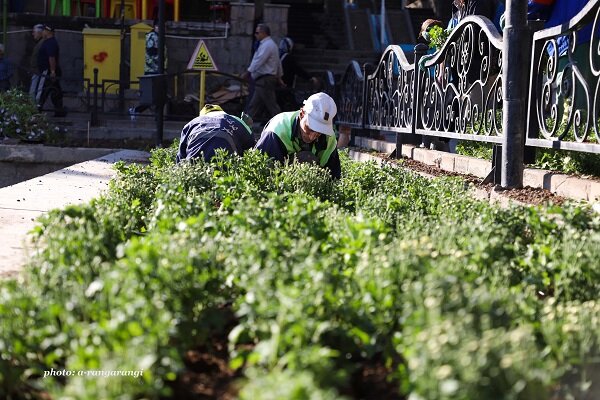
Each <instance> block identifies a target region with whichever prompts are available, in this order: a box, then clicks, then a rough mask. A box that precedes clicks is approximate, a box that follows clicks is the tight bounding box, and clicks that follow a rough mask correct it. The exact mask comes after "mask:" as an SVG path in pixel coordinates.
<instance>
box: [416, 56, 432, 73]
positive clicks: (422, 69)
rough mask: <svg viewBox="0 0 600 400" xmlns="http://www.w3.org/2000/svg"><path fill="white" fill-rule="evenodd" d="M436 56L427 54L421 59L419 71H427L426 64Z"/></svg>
mask: <svg viewBox="0 0 600 400" xmlns="http://www.w3.org/2000/svg"><path fill="white" fill-rule="evenodd" d="M434 55H435V54H425V55H424V56H423V57H421V59H420V60H419V69H420V70H421V71H426V70H427V67H425V63H426V62H427V61H429V60H431V59H432V58H433V56H434Z"/></svg>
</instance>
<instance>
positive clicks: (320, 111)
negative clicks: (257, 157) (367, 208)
mask: <svg viewBox="0 0 600 400" xmlns="http://www.w3.org/2000/svg"><path fill="white" fill-rule="evenodd" d="M336 114H337V106H336V105H335V102H334V101H333V99H332V98H331V97H330V96H329V95H328V94H326V93H322V92H319V93H315V94H313V95H312V96H310V97H309V98H308V99H306V100H305V101H304V105H303V106H302V108H301V109H300V110H297V111H289V112H283V113H279V114H277V115H276V116H274V117H273V118H271V120H270V121H269V122H267V124H266V125H265V127H264V129H263V131H262V133H261V136H260V139H259V140H258V143H256V146H255V148H256V149H258V150H261V151H264V152H265V153H267V154H268V155H269V156H270V157H271V158H273V159H275V160H277V161H280V162H282V163H283V162H285V161H286V160H288V159H294V158H296V159H297V160H298V161H311V162H314V163H316V164H318V165H320V166H321V167H323V168H326V169H327V170H329V172H330V173H331V176H332V177H333V178H335V179H339V178H340V177H341V175H342V171H341V166H340V157H339V154H338V151H337V140H336V137H335V130H334V129H333V118H334V117H335V115H336Z"/></svg>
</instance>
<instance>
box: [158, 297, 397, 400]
mask: <svg viewBox="0 0 600 400" xmlns="http://www.w3.org/2000/svg"><path fill="white" fill-rule="evenodd" d="M219 312H222V313H223V315H224V319H225V320H226V325H225V327H224V329H217V330H216V331H215V333H214V335H213V336H212V337H211V338H209V339H208V340H207V341H206V342H205V344H203V345H200V346H198V347H197V348H195V349H192V350H188V351H187V352H186V353H185V354H184V364H185V369H184V371H183V372H182V373H180V375H179V376H178V378H177V380H176V381H175V382H174V383H173V384H172V389H173V393H172V396H171V397H170V398H169V399H177V400H208V399H211V400H234V399H237V398H238V394H239V389H240V387H241V386H242V383H243V382H242V379H243V373H242V370H241V369H238V370H233V369H231V367H230V366H229V362H230V359H229V352H228V334H229V332H230V331H231V329H233V328H234V327H235V325H236V324H237V323H238V322H239V321H238V320H237V318H236V317H235V315H234V314H233V310H232V309H231V307H230V306H225V307H223V308H221V309H220V311H219ZM241 346H243V347H244V350H246V351H249V350H252V348H253V345H251V344H245V345H241ZM391 372H392V371H391V370H390V368H389V367H386V366H385V365H384V363H383V361H382V360H380V359H379V358H378V357H374V358H373V359H371V360H362V361H361V362H359V363H358V365H357V368H356V370H355V371H354V373H353V374H352V377H351V378H350V379H349V381H348V382H347V383H348V385H347V386H345V387H340V388H338V390H339V392H340V393H341V394H342V395H344V396H345V397H346V398H349V399H364V400H402V399H403V397H402V396H401V395H400V394H399V392H398V389H399V387H400V385H399V383H398V382H397V381H395V380H390V379H389V377H390V375H391ZM163 400H167V398H165V399H163Z"/></svg>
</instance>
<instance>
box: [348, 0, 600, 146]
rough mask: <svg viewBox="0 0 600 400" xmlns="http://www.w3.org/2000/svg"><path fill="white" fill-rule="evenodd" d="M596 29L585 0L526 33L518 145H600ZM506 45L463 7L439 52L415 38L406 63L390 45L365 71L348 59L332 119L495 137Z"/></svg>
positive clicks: (595, 3)
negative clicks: (565, 16)
mask: <svg viewBox="0 0 600 400" xmlns="http://www.w3.org/2000/svg"><path fill="white" fill-rule="evenodd" d="M598 32H600V0H590V1H589V2H588V4H587V5H586V6H585V8H584V9H583V10H582V11H581V12H580V13H579V14H577V16H575V17H574V18H573V19H572V20H570V21H569V22H568V23H567V24H563V25H561V26H557V27H553V28H549V29H544V30H540V31H538V32H536V33H535V34H533V45H532V48H531V50H530V52H531V54H532V55H531V66H530V71H529V72H530V77H529V88H528V93H529V98H528V99H523V104H524V105H528V110H529V112H528V119H527V121H523V124H526V125H524V126H526V132H527V137H526V142H525V145H527V146H532V147H545V148H557V149H567V150H576V151H583V152H591V153H600V38H599V34H598ZM592 33H593V34H592ZM565 43H566V45H565ZM421 46H423V45H421ZM504 46H505V44H504V42H503V38H502V36H501V34H500V33H499V32H498V31H497V30H496V28H495V27H494V25H493V24H492V23H491V22H490V21H489V20H488V19H486V18H483V17H480V16H469V17H466V18H465V19H463V20H462V21H461V23H460V24H459V25H458V26H457V27H456V28H455V29H454V30H453V31H452V33H451V35H450V37H449V38H448V39H447V40H446V42H445V44H444V45H443V47H442V48H441V49H439V50H438V51H437V52H435V53H433V54H424V49H421V50H419V46H417V47H416V48H415V57H414V59H415V62H414V63H410V62H408V61H407V58H406V57H405V55H404V53H403V51H402V50H401V48H400V47H399V46H394V45H392V46H389V47H388V48H387V49H386V50H385V51H384V53H383V55H382V57H381V59H380V61H379V63H378V65H377V66H376V67H375V68H374V72H373V73H371V74H365V73H364V71H362V70H361V68H360V67H359V66H358V64H357V63H356V62H355V61H353V62H352V63H351V64H350V65H349V66H348V68H347V69H346V73H345V74H344V75H343V78H342V80H341V81H340V84H339V86H338V87H339V89H338V104H339V109H340V112H339V114H338V118H337V121H338V123H340V124H343V125H349V126H353V127H359V128H367V129H375V130H384V131H391V132H398V133H414V134H421V135H426V136H440V137H445V138H455V139H461V140H475V141H485V142H490V143H498V144H502V143H503V140H504V138H503V126H502V121H503V110H502V104H503V89H504V88H503V80H504V79H503V74H504V68H503V65H502V54H503V51H504V50H505V49H504ZM524 51H528V50H527V49H524ZM527 69H528V67H526V66H524V68H523V70H524V71H526V70H527ZM524 73H525V72H524ZM365 75H366V77H364V76H365Z"/></svg>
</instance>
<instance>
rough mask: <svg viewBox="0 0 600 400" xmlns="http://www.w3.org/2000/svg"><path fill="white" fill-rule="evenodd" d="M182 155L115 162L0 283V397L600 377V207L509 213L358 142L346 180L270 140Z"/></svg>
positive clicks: (275, 395)
mask: <svg viewBox="0 0 600 400" xmlns="http://www.w3.org/2000/svg"><path fill="white" fill-rule="evenodd" d="M174 153H175V149H174V148H170V149H163V150H159V151H156V152H154V153H153V157H152V163H151V165H149V166H139V165H120V166H119V178H118V179H116V180H115V181H114V182H113V183H112V185H111V189H110V191H109V192H108V193H107V194H106V195H105V196H104V197H102V198H100V199H98V200H94V201H92V202H91V203H90V204H88V205H84V206H77V207H69V208H66V209H64V210H57V211H54V212H52V213H50V215H49V216H47V217H46V218H44V220H43V221H41V224H40V226H39V227H38V228H37V229H36V231H35V234H36V236H37V238H38V242H39V245H40V249H41V251H40V254H39V255H37V256H36V257H35V258H33V259H32V261H31V267H30V268H29V269H28V270H27V272H26V273H24V274H23V277H22V281H5V282H2V284H1V286H0V315H2V319H1V322H0V324H1V325H0V397H1V398H13V399H18V398H31V397H33V398H35V397H44V396H46V397H47V396H48V395H50V396H51V397H52V398H56V399H58V398H61V399H63V398H73V399H114V398H123V399H126V398H131V399H134V398H168V397H170V398H177V399H181V398H223V399H225V398H241V399H340V398H348V399H351V398H372V399H398V398H408V399H413V400H415V399H428V400H429V399H527V400H535V399H550V398H553V396H559V397H558V398H563V397H564V398H566V396H568V395H574V396H581V394H582V393H584V392H583V391H584V390H586V389H587V391H588V392H587V393H590V391H592V390H598V388H597V385H598V380H595V381H594V380H593V377H592V376H590V373H591V374H598V368H599V363H600V358H599V357H600V354H599V347H598V344H599V338H600V303H599V302H598V293H599V292H600V290H599V289H600V279H599V278H600V269H599V267H598V260H599V259H600V230H599V227H600V219H599V218H598V216H597V215H594V214H593V213H592V212H591V211H590V210H589V209H587V208H586V207H583V206H581V207H580V206H575V205H566V206H564V207H556V206H553V207H548V208H544V207H530V208H527V207H513V208H510V209H499V208H495V207H493V206H491V205H489V204H487V203H483V202H477V201H473V200H471V199H470V198H469V194H468V193H467V191H466V189H465V188H464V184H463V183H462V182H461V181H460V180H459V179H457V178H445V179H436V180H433V181H429V180H426V179H424V178H421V177H419V176H417V175H416V174H414V173H411V172H408V171H403V170H398V169H396V168H392V167H387V166H384V167H382V168H380V167H378V166H376V165H375V164H374V163H362V164H361V163H355V162H352V161H350V160H349V159H347V157H342V158H343V176H344V177H343V179H342V180H340V181H339V182H333V181H331V180H330V179H329V177H328V175H327V173H326V172H325V171H323V170H321V169H319V168H317V167H313V166H310V165H307V164H293V165H289V166H279V165H278V166H275V167H274V168H273V167H272V166H271V164H270V162H269V160H267V159H266V158H265V157H264V156H263V155H262V154H259V153H255V152H250V153H248V154H246V156H245V157H244V158H227V157H219V158H218V160H217V161H216V162H213V163H212V164H205V163H202V162H199V163H197V164H195V165H181V166H175V165H174V164H173V159H174ZM24 289H25V290H24ZM80 371H100V372H102V371H126V372H127V371H128V372H131V373H132V374H129V375H118V374H114V375H112V376H101V375H100V376H98V375H94V376H90V375H89V374H87V375H86V374H81V373H80ZM135 371H141V372H140V374H139V375H138V376H134V375H133V372H135ZM596 376H597V375H596ZM592 382H593V383H592ZM202 396H204V397H202Z"/></svg>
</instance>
